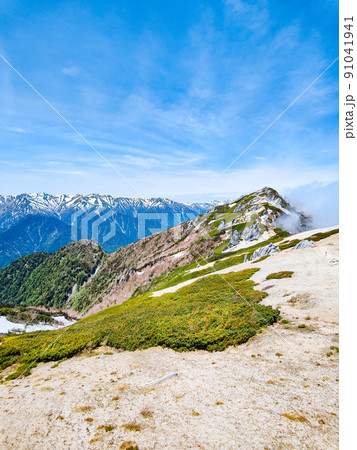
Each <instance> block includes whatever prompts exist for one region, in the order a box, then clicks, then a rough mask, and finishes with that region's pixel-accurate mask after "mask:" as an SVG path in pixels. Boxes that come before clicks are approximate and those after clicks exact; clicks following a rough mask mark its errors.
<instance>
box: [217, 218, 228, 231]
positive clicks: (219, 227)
mask: <svg viewBox="0 0 357 450" xmlns="http://www.w3.org/2000/svg"><path fill="white" fill-rule="evenodd" d="M225 226H226V224H225V222H224V220H222V221H221V223H220V224H219V225H218V228H217V231H220V230H223V228H224V227H225Z"/></svg>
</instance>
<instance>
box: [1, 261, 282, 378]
mask: <svg viewBox="0 0 357 450" xmlns="http://www.w3.org/2000/svg"><path fill="white" fill-rule="evenodd" d="M257 270H259V269H258V268H256V269H246V270H243V271H241V272H237V273H228V274H225V275H223V276H220V275H211V276H209V277H206V278H202V279H200V280H198V281H196V282H195V283H193V284H191V285H189V286H185V287H183V288H181V289H179V290H178V291H177V292H174V293H170V294H164V295H162V296H160V297H150V294H144V295H142V296H140V297H138V298H133V299H130V300H128V301H126V302H125V303H123V304H122V305H119V306H113V307H111V308H108V309H105V310H103V311H101V312H99V313H97V314H94V315H92V316H89V317H87V318H85V319H82V320H79V321H78V322H76V323H75V324H73V325H72V326H70V327H68V328H67V329H66V331H65V332H64V333H63V330H56V331H47V332H44V331H40V332H34V333H28V334H25V335H21V336H11V337H5V338H4V339H3V340H2V345H1V346H0V370H2V369H4V368H6V367H8V366H10V365H12V364H14V363H18V364H20V365H21V366H20V367H19V368H18V370H17V371H16V372H15V373H14V374H12V375H11V378H16V377H17V376H19V375H20V374H21V373H22V371H23V370H25V369H28V372H29V369H30V367H33V366H34V365H35V364H37V363H38V362H40V361H44V362H45V361H58V360H61V359H64V358H69V357H71V356H73V355H75V354H77V353H78V352H80V351H82V350H83V349H93V348H95V347H98V346H99V345H100V344H101V343H102V342H104V341H105V342H106V344H107V345H108V346H111V347H114V348H118V349H123V350H130V351H132V350H136V349H139V348H142V349H144V348H149V347H155V346H162V347H169V348H172V349H174V350H178V351H187V350H195V349H202V350H208V351H214V350H219V351H221V350H224V349H225V348H227V347H228V346H230V345H238V344H242V343H244V342H246V341H247V340H248V339H249V338H250V337H252V336H254V335H255V334H256V333H257V332H258V331H259V330H260V329H261V328H262V327H265V326H267V325H269V324H273V323H274V322H276V321H277V320H278V319H279V318H280V316H279V311H278V310H275V309H273V308H272V307H271V306H264V305H261V304H259V302H260V300H261V299H262V298H264V297H265V296H266V295H267V293H266V292H260V291H256V290H254V285H255V283H254V282H253V281H252V280H249V278H250V277H251V276H252V275H253V274H254V273H255V272H256V271H257Z"/></svg>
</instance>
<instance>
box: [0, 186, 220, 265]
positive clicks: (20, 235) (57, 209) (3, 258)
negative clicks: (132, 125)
mask: <svg viewBox="0 0 357 450" xmlns="http://www.w3.org/2000/svg"><path fill="white" fill-rule="evenodd" d="M218 204H220V202H217V201H216V202H208V203H180V202H175V201H173V200H170V199H167V198H148V199H140V198H126V197H114V196H111V195H99V194H89V195H81V194H76V195H67V194H62V195H52V194H46V193H39V194H20V195H16V196H13V195H7V196H1V195H0V267H4V266H5V265H7V264H9V263H10V262H11V261H13V260H14V259H16V258H18V257H20V256H23V255H26V254H30V253H33V252H35V251H50V252H53V251H56V250H57V249H58V248H60V247H61V246H63V245H66V244H68V243H69V242H71V241H73V240H79V239H92V240H95V241H97V242H99V243H100V244H101V245H102V246H103V248H104V249H105V250H106V251H108V252H112V251H115V250H116V249H117V248H119V247H121V246H123V245H127V244H129V243H131V242H134V241H136V240H137V239H138V223H139V219H138V215H139V214H143V213H144V214H145V213H149V214H150V213H151V214H152V213H166V218H165V220H164V221H163V222H161V221H160V218H159V217H158V218H157V219H156V221H155V219H154V218H150V216H148V217H145V216H144V220H146V219H148V223H147V224H146V223H145V224H144V225H145V226H144V228H145V229H144V232H145V235H147V234H150V233H151V231H150V225H151V229H155V230H156V229H157V228H158V227H159V228H160V227H164V228H168V227H171V226H173V225H176V224H178V223H180V222H184V221H187V220H190V219H192V218H194V217H196V216H197V215H199V214H202V213H204V212H205V211H207V210H208V209H210V208H212V207H215V206H216V205H218ZM98 219H99V220H98ZM150 220H151V222H150ZM93 224H95V225H93ZM108 236H110V237H108ZM140 237H143V236H139V238H140Z"/></svg>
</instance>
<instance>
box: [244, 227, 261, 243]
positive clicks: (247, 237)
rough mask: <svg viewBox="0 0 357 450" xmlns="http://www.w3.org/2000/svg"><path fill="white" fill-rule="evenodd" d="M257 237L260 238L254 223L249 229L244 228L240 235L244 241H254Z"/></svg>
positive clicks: (258, 230) (258, 229)
mask: <svg viewBox="0 0 357 450" xmlns="http://www.w3.org/2000/svg"><path fill="white" fill-rule="evenodd" d="M259 236H260V228H259V225H258V224H257V223H255V224H254V225H252V226H251V227H247V228H245V229H244V231H243V232H242V234H241V238H242V239H243V240H244V241H254V240H256V239H259Z"/></svg>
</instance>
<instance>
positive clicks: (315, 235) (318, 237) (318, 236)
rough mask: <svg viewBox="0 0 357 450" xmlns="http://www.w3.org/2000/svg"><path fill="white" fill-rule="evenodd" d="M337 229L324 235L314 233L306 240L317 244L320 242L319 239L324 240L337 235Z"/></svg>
mask: <svg viewBox="0 0 357 450" xmlns="http://www.w3.org/2000/svg"><path fill="white" fill-rule="evenodd" d="M339 231H340V230H339V229H338V228H336V229H335V230H331V231H326V233H316V234H314V235H313V236H311V237H310V238H308V239H309V240H310V241H314V242H318V241H321V239H325V238H327V237H329V236H332V235H333V234H336V233H339Z"/></svg>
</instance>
